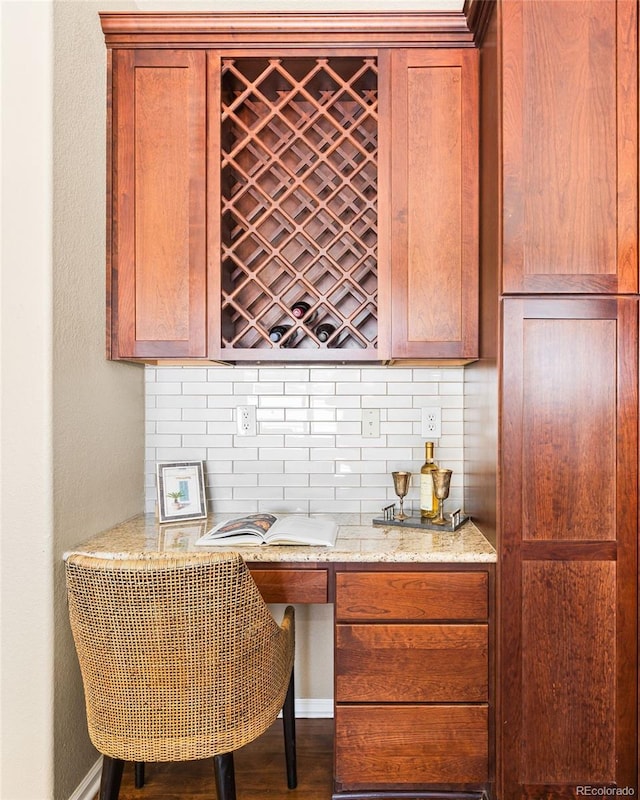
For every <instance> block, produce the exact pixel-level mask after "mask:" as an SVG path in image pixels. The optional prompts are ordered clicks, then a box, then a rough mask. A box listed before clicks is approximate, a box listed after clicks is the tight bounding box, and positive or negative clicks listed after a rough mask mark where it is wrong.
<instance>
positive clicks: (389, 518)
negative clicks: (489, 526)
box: [373, 503, 469, 533]
mask: <svg viewBox="0 0 640 800" xmlns="http://www.w3.org/2000/svg"><path fill="white" fill-rule="evenodd" d="M395 507H396V506H395V503H392V504H391V505H389V506H385V507H384V508H383V509H382V514H383V516H382V517H378V518H377V519H374V520H373V524H374V525H384V526H385V527H387V528H388V527H389V526H390V525H392V526H393V527H398V528H422V529H423V530H425V531H440V532H441V533H445V532H446V533H451V532H453V531H457V530H458V528H459V527H460V526H461V525H464V523H465V522H467V520H468V519H469V517H468V516H467V515H466V514H462V513H461V511H460V509H459V508H458V509H456V510H455V511H452V512H451V514H445V515H444V517H445V519H446V520H447V523H446V525H434V524H433V522H430V521H429V520H427V521H423V520H421V519H420V517H407V518H406V519H395V518H394V516H393V515H394V511H395Z"/></svg>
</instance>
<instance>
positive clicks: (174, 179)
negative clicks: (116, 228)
mask: <svg viewBox="0 0 640 800" xmlns="http://www.w3.org/2000/svg"><path fill="white" fill-rule="evenodd" d="M188 89H189V76H188V72H187V70H186V69H184V68H177V69H175V68H167V67H148V68H146V69H141V68H138V69H136V71H135V84H134V93H135V98H136V109H135V123H134V128H135V140H134V147H135V165H134V169H135V177H134V180H135V191H136V208H135V231H136V235H135V247H136V253H135V260H136V337H137V338H139V339H152V340H153V339H161V340H168V339H186V338H187V337H188V335H189V293H188V291H187V292H185V291H184V288H185V287H188V286H189V239H188V237H187V236H185V232H186V231H188V230H189V107H188V106H189V93H188Z"/></svg>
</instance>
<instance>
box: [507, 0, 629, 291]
mask: <svg viewBox="0 0 640 800" xmlns="http://www.w3.org/2000/svg"><path fill="white" fill-rule="evenodd" d="M501 11H502V26H503V51H502V53H503V72H502V75H503V113H502V120H503V157H504V174H503V191H504V204H503V206H504V218H503V237H504V239H503V261H504V267H503V291H504V292H507V293H509V292H514V293H515V292H524V293H547V292H549V293H551V292H562V293H565V292H577V293H582V292H584V293H635V292H637V291H638V253H637V251H638V223H637V212H638V195H637V177H638V167H637V160H638V59H637V53H638V44H637V6H636V3H635V2H634V1H633V0H632V1H631V2H630V1H629V0H618V2H615V3H614V2H610V1H609V0H539V2H535V3H532V2H523V1H522V0H510V2H508V3H503V4H502V6H501Z"/></svg>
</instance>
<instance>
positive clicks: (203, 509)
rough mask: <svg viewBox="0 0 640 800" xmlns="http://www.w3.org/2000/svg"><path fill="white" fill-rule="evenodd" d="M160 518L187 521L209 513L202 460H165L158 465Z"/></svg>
mask: <svg viewBox="0 0 640 800" xmlns="http://www.w3.org/2000/svg"><path fill="white" fill-rule="evenodd" d="M156 468H157V480H156V484H157V489H158V519H159V521H160V522H184V521H185V520H191V519H204V518H205V517H206V516H207V498H206V494H205V488H204V465H203V462H202V461H163V462H158V464H157V467H156Z"/></svg>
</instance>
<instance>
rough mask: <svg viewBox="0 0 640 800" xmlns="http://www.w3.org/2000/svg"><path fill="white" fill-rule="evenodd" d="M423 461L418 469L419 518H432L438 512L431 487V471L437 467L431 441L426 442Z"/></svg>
mask: <svg viewBox="0 0 640 800" xmlns="http://www.w3.org/2000/svg"><path fill="white" fill-rule="evenodd" d="M424 449H425V462H424V464H423V465H422V468H421V469H420V519H423V520H429V519H433V518H434V517H435V516H436V514H437V513H438V501H437V499H436V495H435V490H434V488H433V477H432V475H431V473H432V472H433V471H434V470H436V469H438V465H437V464H436V463H435V462H434V460H433V442H426V444H425V446H424Z"/></svg>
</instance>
